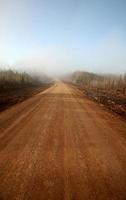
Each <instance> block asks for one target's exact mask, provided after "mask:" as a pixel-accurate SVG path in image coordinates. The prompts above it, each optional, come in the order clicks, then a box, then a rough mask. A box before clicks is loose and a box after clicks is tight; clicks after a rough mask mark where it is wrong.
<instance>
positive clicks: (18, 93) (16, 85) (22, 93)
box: [0, 70, 51, 111]
mask: <svg viewBox="0 0 126 200" xmlns="http://www.w3.org/2000/svg"><path fill="white" fill-rule="evenodd" d="M50 84H51V80H49V78H47V77H46V76H43V77H42V78H41V79H40V78H39V79H38V77H36V76H30V75H29V74H27V73H20V72H17V71H14V70H1V71H0V111H2V110H5V109H6V108H8V107H10V106H12V105H14V104H16V103H18V102H21V101H24V100H26V99H27V98H29V97H31V96H33V95H35V94H37V93H39V92H40V91H43V90H45V89H47V88H48V87H49V86H50Z"/></svg>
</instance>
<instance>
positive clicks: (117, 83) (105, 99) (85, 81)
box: [70, 72, 126, 119]
mask: <svg viewBox="0 0 126 200" xmlns="http://www.w3.org/2000/svg"><path fill="white" fill-rule="evenodd" d="M70 82H72V83H74V84H75V85H76V86H77V87H78V88H80V89H81V90H83V92H84V93H85V94H86V95H87V96H88V97H89V98H91V99H92V100H94V101H96V102H98V103H99V104H102V105H105V106H106V107H107V108H108V109H110V110H112V111H114V112H115V113H117V114H119V115H120V116H122V117H124V118H125V119H126V74H124V75H120V76H119V75H98V74H93V73H88V72H75V73H73V74H72V76H71V77H70Z"/></svg>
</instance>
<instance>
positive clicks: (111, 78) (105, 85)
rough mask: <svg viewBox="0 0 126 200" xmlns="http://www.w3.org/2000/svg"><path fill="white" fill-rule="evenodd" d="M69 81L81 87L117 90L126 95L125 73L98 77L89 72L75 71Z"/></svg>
mask: <svg viewBox="0 0 126 200" xmlns="http://www.w3.org/2000/svg"><path fill="white" fill-rule="evenodd" d="M70 80H71V81H72V82H73V83H76V84H78V85H80V86H82V87H85V88H90V89H97V90H98V89H102V90H119V91H121V92H122V93H124V94H126V73H125V74H124V75H112V74H108V75H99V74H95V73H90V72H83V71H76V72H74V73H73V74H72V75H71V76H70Z"/></svg>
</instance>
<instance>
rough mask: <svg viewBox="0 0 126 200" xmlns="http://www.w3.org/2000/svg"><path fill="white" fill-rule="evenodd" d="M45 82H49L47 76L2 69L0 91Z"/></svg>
mask: <svg viewBox="0 0 126 200" xmlns="http://www.w3.org/2000/svg"><path fill="white" fill-rule="evenodd" d="M44 82H46V83H47V82H48V79H47V77H46V76H43V77H42V78H40V77H39V78H38V77H37V76H31V75H29V74H28V73H25V72H22V73H21V72H17V71H15V70H11V69H9V70H0V91H5V90H11V89H20V88H24V87H30V86H39V85H41V84H42V83H44Z"/></svg>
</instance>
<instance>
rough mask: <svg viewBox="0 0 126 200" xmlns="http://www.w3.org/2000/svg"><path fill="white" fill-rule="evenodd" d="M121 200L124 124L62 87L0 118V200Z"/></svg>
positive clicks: (124, 193)
mask: <svg viewBox="0 0 126 200" xmlns="http://www.w3.org/2000/svg"><path fill="white" fill-rule="evenodd" d="M125 199H126V123H125V121H121V119H118V118H117V117H116V116H114V115H113V114H111V113H109V112H107V111H105V110H103V108H101V107H100V106H99V105H97V104H95V103H94V102H92V101H90V100H88V99H87V98H86V97H85V96H84V95H83V94H82V93H81V92H80V91H79V90H77V89H75V88H72V87H70V86H68V85H66V84H63V83H57V84H56V85H54V86H52V87H51V88H49V89H47V90H46V91H44V92H42V93H39V94H38V95H36V96H34V97H32V98H31V99H29V100H26V101H25V102H23V103H20V104H18V105H15V106H13V107H12V108H10V109H8V110H6V111H4V112H3V113H1V114H0V200H125Z"/></svg>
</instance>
